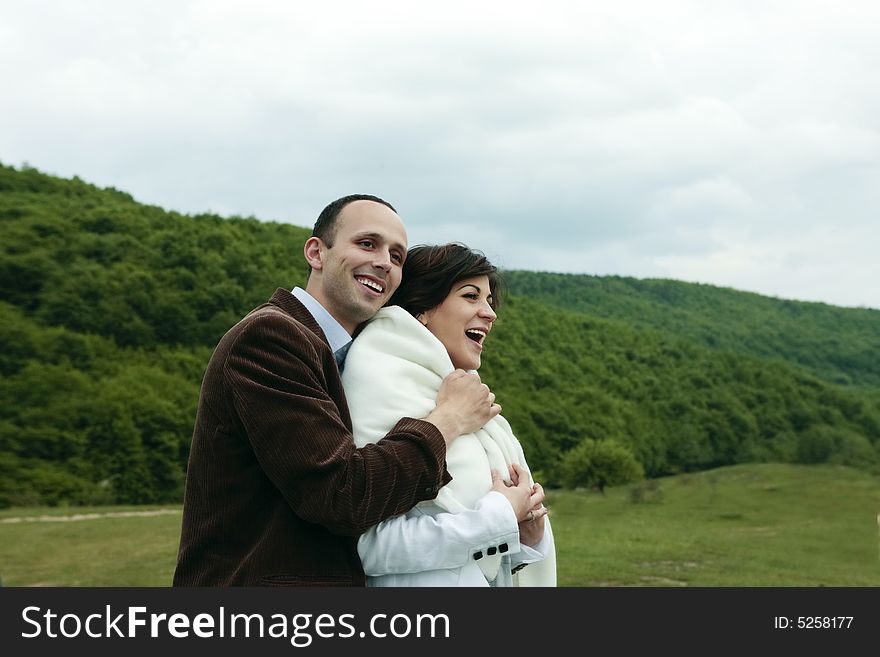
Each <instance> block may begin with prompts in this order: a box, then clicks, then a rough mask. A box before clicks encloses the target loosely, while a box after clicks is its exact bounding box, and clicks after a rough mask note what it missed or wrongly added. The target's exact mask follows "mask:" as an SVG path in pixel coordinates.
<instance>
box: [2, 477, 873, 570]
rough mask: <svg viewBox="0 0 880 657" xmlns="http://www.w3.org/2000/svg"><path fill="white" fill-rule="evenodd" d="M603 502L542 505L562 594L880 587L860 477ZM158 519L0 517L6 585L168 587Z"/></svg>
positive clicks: (867, 498) (689, 488)
mask: <svg viewBox="0 0 880 657" xmlns="http://www.w3.org/2000/svg"><path fill="white" fill-rule="evenodd" d="M606 493H607V494H606V495H604V496H603V495H600V494H599V493H597V492H594V491H589V492H588V491H574V492H572V491H552V492H550V493H548V506H549V507H550V508H551V513H552V518H553V529H554V534H555V537H556V543H557V551H558V562H559V584H560V586H664V587H665V586H880V533H878V532H880V527H878V520H877V516H878V513H880V479H878V478H877V477H873V476H871V475H868V474H865V473H863V472H860V471H857V470H853V469H850V468H843V467H833V466H810V467H807V466H790V465H766V464H765V465H740V466H734V467H730V468H721V469H718V470H713V471H709V472H703V473H696V474H689V475H680V476H677V477H669V478H665V479H660V480H654V481H652V482H646V483H642V484H638V485H633V486H625V487H619V488H611V489H608V490H607V491H606ZM634 500H636V501H634ZM152 508H157V507H152ZM162 508H163V509H164V510H166V511H169V510H170V511H172V513H170V514H166V515H159V516H139V517H99V518H94V519H87V520H81V521H77V522H14V523H9V522H4V520H7V519H10V518H15V517H23V516H28V517H34V516H40V515H69V514H87V513H118V512H121V511H129V510H144V509H143V508H141V509H139V508H136V507H110V508H92V509H82V508H63V509H6V510H4V511H2V512H0V576H2V578H3V584H4V585H6V586H168V585H169V584H170V582H171V575H172V572H173V570H174V560H175V556H176V554H177V542H178V536H179V532H180V514H179V507H162Z"/></svg>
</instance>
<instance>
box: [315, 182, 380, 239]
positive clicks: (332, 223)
mask: <svg viewBox="0 0 880 657" xmlns="http://www.w3.org/2000/svg"><path fill="white" fill-rule="evenodd" d="M354 201H373V202H375V203H381V204H382V205H384V206H385V207H388V208H391V210H392V211H393V212H395V213H396V212H397V210H395V209H394V206H393V205H391V204H390V203H389V202H388V201H384V200H382V199H381V198H379V197H378V196H373V195H372V194H349V195H348V196H343V197H342V198H338V199H336V200H335V201H333V202H332V203H330V205H328V206H327V207H326V208H324V209H323V210H321V214H319V215H318V220H317V221H316V222H315V227H314V228H312V237H317V238H319V239H320V240H321V241H322V242H324V244H326V245H327V247H328V248H329V247H332V246H333V241H334V240H335V239H336V220H337V219H338V218H339V213H340V212H342V209H343V208H344V207H345V206H346V205H348V204H349V203H353V202H354Z"/></svg>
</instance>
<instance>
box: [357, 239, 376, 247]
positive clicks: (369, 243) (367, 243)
mask: <svg viewBox="0 0 880 657" xmlns="http://www.w3.org/2000/svg"><path fill="white" fill-rule="evenodd" d="M360 245H361V246H365V247H367V248H368V249H371V248H373V240H361V241H360Z"/></svg>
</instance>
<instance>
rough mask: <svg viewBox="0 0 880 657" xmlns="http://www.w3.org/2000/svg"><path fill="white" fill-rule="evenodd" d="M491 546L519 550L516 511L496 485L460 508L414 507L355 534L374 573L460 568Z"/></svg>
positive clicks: (366, 570)
mask: <svg viewBox="0 0 880 657" xmlns="http://www.w3.org/2000/svg"><path fill="white" fill-rule="evenodd" d="M438 508H439V507H438ZM490 548H495V550H500V551H501V552H502V553H510V554H513V553H516V552H519V551H520V543H519V527H518V525H517V522H516V516H515V515H514V513H513V509H512V508H511V506H510V504H509V503H508V501H507V500H506V499H505V498H504V496H503V495H501V494H500V493H498V492H496V491H490V492H489V493H487V494H486V495H484V496H483V497H482V498H481V499H479V500H477V503H476V504H475V505H474V508H473V509H469V510H467V511H462V512H461V513H448V512H445V511H440V512H439V513H436V514H430V513H426V512H425V510H423V509H422V507H421V506H419V507H416V508H414V509H413V510H412V511H410V512H409V513H407V514H406V515H401V516H396V517H394V518H390V519H389V520H385V521H383V522H381V523H379V524H378V525H376V526H374V527H370V529H368V530H367V531H366V532H365V533H364V534H362V535H361V536H360V538H359V539H358V554H359V555H360V558H361V563H362V565H363V568H364V573H366V574H367V575H369V576H373V577H375V576H379V575H392V574H403V573H420V572H425V571H429V570H443V569H449V568H460V567H462V566H464V565H465V564H467V563H468V562H470V561H472V560H473V559H474V554H475V553H480V552H481V553H483V554H486V553H487V550H489V549H490ZM495 550H491V551H492V552H494V551H495Z"/></svg>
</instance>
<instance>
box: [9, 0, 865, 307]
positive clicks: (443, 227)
mask: <svg viewBox="0 0 880 657" xmlns="http://www.w3.org/2000/svg"><path fill="white" fill-rule="evenodd" d="M838 4H839V5H840V6H838ZM878 18H880V5H878V4H877V3H873V2H848V3H832V2H820V1H812V2H794V1H792V2H782V1H771V2H713V3H701V2H696V1H695V0H694V1H685V0H682V1H676V2H663V3H657V2H647V1H643V2H626V1H624V2H618V3H613V4H609V3H600V2H575V1H571V2H563V1H560V0H552V1H549V2H545V3H541V4H540V5H537V4H534V3H525V2H505V3H501V2H478V3H474V2H461V1H455V2H450V3H444V4H443V5H442V8H441V6H439V5H436V6H435V5H425V4H417V3H407V2H394V1H379V2H370V3H363V2H328V3H321V4H304V3H290V2H281V1H278V2H269V1H265V0H261V1H255V2H248V3H242V2H233V1H231V0H228V1H227V0H224V1H215V0H210V1H209V0H199V1H190V2H170V1H164V2H163V1H154V2H149V3H147V2H126V3H118V2H109V1H98V0H93V1H86V0H80V1H79V2H74V1H65V2H62V1H60V0H59V1H55V2H52V1H43V2H33V3H4V4H0V84H2V85H3V89H4V127H3V128H2V129H0V158H2V160H3V161H4V162H6V163H12V164H19V163H21V162H23V161H27V162H29V163H30V164H32V165H34V166H37V167H38V168H41V169H44V170H47V171H49V172H52V173H57V174H60V175H74V174H76V175H79V176H81V177H83V178H85V179H87V180H90V181H92V182H95V183H96V184H99V185H112V186H115V187H118V188H121V189H125V190H127V191H130V192H131V193H132V194H133V195H134V196H135V197H136V198H138V199H140V200H143V201H145V202H149V203H154V204H157V205H162V206H164V207H169V208H173V209H178V210H182V211H187V212H201V211H205V210H213V211H217V212H222V213H230V214H231V213H235V214H244V215H250V214H253V215H256V216H258V217H260V218H264V219H272V220H283V221H290V222H293V223H296V224H299V225H309V224H310V223H311V222H312V221H313V220H314V217H315V216H316V215H317V213H318V212H319V211H320V209H321V208H322V207H323V206H324V205H325V204H326V203H327V202H329V201H330V200H332V199H333V198H335V197H337V196H340V195H343V194H346V193H351V192H353V191H363V192H369V193H375V194H379V195H381V196H385V197H387V198H388V199H389V200H390V201H391V202H393V203H394V204H395V205H396V206H397V207H398V208H399V209H400V210H401V212H402V214H403V215H404V218H405V219H406V220H407V222H408V225H409V226H410V232H411V234H412V237H413V241H441V240H451V239H455V240H460V241H465V242H467V243H469V244H472V245H473V246H474V247H476V248H480V249H482V250H484V251H486V252H487V254H489V255H490V256H492V254H495V255H494V257H493V259H496V260H499V261H501V262H502V264H504V266H507V267H511V268H527V269H544V270H553V271H583V272H589V273H604V274H608V273H616V274H621V275H633V276H664V277H671V278H680V279H683V280H700V281H703V282H710V283H711V282H714V283H717V284H721V285H729V286H732V287H739V288H742V289H750V290H756V291H759V292H760V291H762V292H765V293H767V294H777V295H782V296H788V297H792V298H804V299H820V300H825V301H828V302H831V303H840V304H856V305H858V304H863V305H870V306H873V307H877V308H880V290H878V289H877V286H876V285H874V283H873V281H874V280H876V279H877V276H876V274H877V270H876V265H875V264H874V263H875V260H876V258H875V257H874V256H873V254H871V253H868V252H867V249H866V248H865V247H864V245H865V244H876V243H878V238H880V222H878V221H877V217H876V215H877V207H878V201H880V198H878V196H880V192H878V190H880V118H878V117H880V88H878V86H877V85H876V84H875V83H874V82H875V81H874V78H875V77H876V71H877V70H878V68H880V46H878V45H877V39H876V34H875V29H874V26H876V24H877V19H878Z"/></svg>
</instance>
